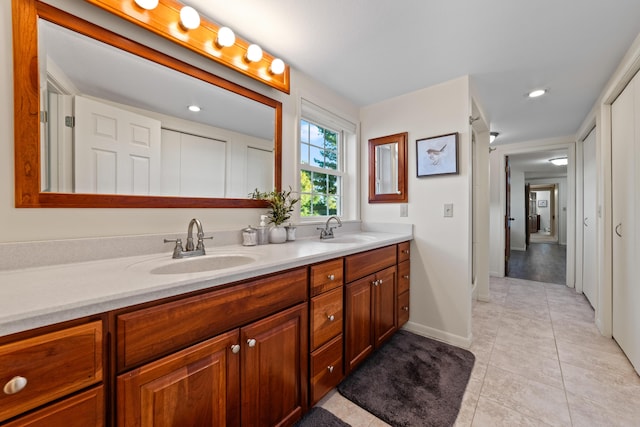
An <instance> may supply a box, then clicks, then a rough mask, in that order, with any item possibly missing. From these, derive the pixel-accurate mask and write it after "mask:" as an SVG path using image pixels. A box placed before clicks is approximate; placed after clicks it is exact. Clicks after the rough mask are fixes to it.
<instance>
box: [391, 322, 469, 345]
mask: <svg viewBox="0 0 640 427" xmlns="http://www.w3.org/2000/svg"><path fill="white" fill-rule="evenodd" d="M403 329H406V330H407V331H409V332H413V333H414V334H418V335H422V336H423V337H427V338H433V339H434V340H438V341H442V342H444V343H447V344H451V345H455V346H456V347H462V348H469V347H471V342H472V337H471V336H468V337H463V336H460V335H454V334H450V333H449V332H445V331H441V330H439V329H434V328H430V327H428V326H425V325H420V324H418V323H414V322H408V323H407V324H405V325H404V326H403Z"/></svg>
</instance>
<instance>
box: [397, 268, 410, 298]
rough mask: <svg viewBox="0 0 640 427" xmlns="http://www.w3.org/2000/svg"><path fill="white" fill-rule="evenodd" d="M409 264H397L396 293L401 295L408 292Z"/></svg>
mask: <svg viewBox="0 0 640 427" xmlns="http://www.w3.org/2000/svg"><path fill="white" fill-rule="evenodd" d="M410 272H411V263H410V262H409V261H403V262H401V263H400V264H398V293H399V294H401V293H403V292H406V291H408V290H409V284H410V283H411V282H410V278H411V276H410V275H409V274H410Z"/></svg>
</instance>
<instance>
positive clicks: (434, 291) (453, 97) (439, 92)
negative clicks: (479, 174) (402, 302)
mask: <svg viewBox="0 0 640 427" xmlns="http://www.w3.org/2000/svg"><path fill="white" fill-rule="evenodd" d="M470 113H471V104H470V95H469V80H468V77H463V78H459V79H456V80H453V81H450V82H447V83H443V84H440V85H437V86H432V87H429V88H426V89H423V90H419V91H416V92H412V93H409V94H406V95H404V96H400V97H397V98H393V99H389V100H387V101H383V102H380V103H378V104H374V105H371V106H368V107H365V108H363V109H362V110H361V116H360V117H361V135H362V137H361V143H362V145H361V151H362V152H363V153H366V152H367V149H366V148H367V144H368V140H369V139H372V138H377V137H381V136H386V135H392V134H395V133H399V132H408V133H409V147H408V151H409V155H408V176H409V182H408V187H409V188H408V195H409V203H408V208H409V209H408V211H409V214H408V217H400V206H399V205H398V204H396V203H388V204H387V203H382V204H369V203H368V198H367V193H366V192H364V191H363V194H362V196H361V200H362V218H363V220H364V221H368V222H403V223H413V224H414V241H413V243H412V246H411V250H412V256H411V319H410V322H409V324H408V328H409V329H411V330H414V331H416V332H418V333H422V334H424V335H428V336H433V337H435V338H439V339H442V340H445V341H448V342H452V343H454V344H459V345H468V344H469V343H470V338H471V331H470V315H471V259H470V256H471V236H470V220H471V215H470V211H471V206H470V200H471V193H470V191H471V179H470V146H471V135H470V127H469V115H470ZM452 132H459V133H460V135H459V148H458V155H459V171H460V173H459V175H447V176H442V177H425V178H416V142H415V141H416V139H421V138H426V137H431V136H437V135H442V134H447V133H452ZM361 167H362V174H361V180H362V182H363V183H366V182H367V180H366V177H367V176H368V175H367V174H368V164H367V158H366V156H364V155H363V157H362V162H361ZM445 203H453V205H454V207H453V212H454V214H453V218H444V217H443V205H444V204H445Z"/></svg>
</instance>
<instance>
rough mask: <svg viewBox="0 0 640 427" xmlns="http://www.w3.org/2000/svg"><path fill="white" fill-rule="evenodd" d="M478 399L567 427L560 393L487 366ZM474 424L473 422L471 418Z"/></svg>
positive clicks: (567, 410)
mask: <svg viewBox="0 0 640 427" xmlns="http://www.w3.org/2000/svg"><path fill="white" fill-rule="evenodd" d="M480 398H481V399H482V398H486V399H490V400H492V401H494V402H496V403H499V404H500V405H501V406H505V407H507V408H509V409H511V410H513V411H517V412H518V413H520V414H522V415H524V416H525V417H528V418H532V419H538V420H540V421H542V422H544V423H547V424H550V425H555V426H568V425H571V419H570V417H569V407H568V405H567V400H566V397H565V393H564V390H561V389H558V388H555V387H552V386H549V385H547V384H543V383H540V382H538V381H534V380H530V379H528V378H526V377H523V376H521V375H516V374H512V373H510V372H508V371H505V370H503V369H500V368H497V367H495V366H491V365H489V367H488V368H487V375H486V376H485V380H484V384H483V386H482V391H481V393H480ZM474 422H475V418H474Z"/></svg>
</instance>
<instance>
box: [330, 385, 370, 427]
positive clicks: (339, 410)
mask: <svg viewBox="0 0 640 427" xmlns="http://www.w3.org/2000/svg"><path fill="white" fill-rule="evenodd" d="M318 405H319V406H321V407H323V408H324V409H326V410H327V411H329V412H331V413H333V415H335V416H336V417H338V418H340V419H341V420H342V421H344V422H346V423H348V424H351V425H352V426H353V427H356V426H362V427H366V426H369V425H370V424H371V423H372V422H373V420H374V419H375V418H376V417H374V416H373V415H372V414H371V413H369V412H367V411H365V410H364V409H362V408H361V407H359V406H358V405H356V404H354V403H352V402H351V401H350V400H347V399H345V398H344V397H342V395H341V394H340V393H338V392H337V391H335V390H334V391H332V392H330V393H329V394H328V395H327V396H326V397H325V398H324V399H322V400H321V401H320V402H319V403H318Z"/></svg>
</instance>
